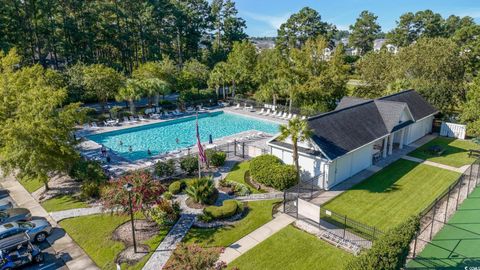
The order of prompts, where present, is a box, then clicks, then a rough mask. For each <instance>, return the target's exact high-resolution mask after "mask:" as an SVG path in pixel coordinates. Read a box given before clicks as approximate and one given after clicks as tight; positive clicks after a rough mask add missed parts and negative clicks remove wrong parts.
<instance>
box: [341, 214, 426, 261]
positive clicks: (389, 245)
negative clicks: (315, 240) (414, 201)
mask: <svg viewBox="0 0 480 270" xmlns="http://www.w3.org/2000/svg"><path fill="white" fill-rule="evenodd" d="M419 226H420V222H419V218H418V217H411V218H410V219H408V220H407V221H406V222H404V223H402V224H400V225H398V226H397V227H395V228H393V229H392V230H389V231H388V232H387V233H385V234H384V235H383V236H382V237H380V238H379V239H378V240H377V241H375V242H373V245H372V248H371V249H369V250H366V251H365V252H363V253H361V254H360V256H358V257H356V258H354V259H353V260H352V261H350V262H349V264H348V265H347V267H346V269H352V270H376V269H385V270H394V269H401V268H403V267H404V265H405V262H406V260H407V256H408V253H409V249H410V242H412V240H413V238H414V237H415V233H416V231H417V230H418V228H419Z"/></svg>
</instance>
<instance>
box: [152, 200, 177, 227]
mask: <svg viewBox="0 0 480 270" xmlns="http://www.w3.org/2000/svg"><path fill="white" fill-rule="evenodd" d="M148 216H149V217H150V219H151V220H153V221H155V222H156V223H157V224H158V225H160V226H168V225H173V224H175V222H176V221H177V219H178V217H179V216H180V206H179V205H178V203H172V202H170V201H167V200H162V201H160V202H159V203H158V204H157V205H154V206H153V207H152V208H150V209H149V210H148Z"/></svg>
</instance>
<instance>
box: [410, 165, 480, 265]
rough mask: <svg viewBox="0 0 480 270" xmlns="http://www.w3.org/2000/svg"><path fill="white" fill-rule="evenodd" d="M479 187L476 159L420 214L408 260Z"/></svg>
mask: <svg viewBox="0 0 480 270" xmlns="http://www.w3.org/2000/svg"><path fill="white" fill-rule="evenodd" d="M479 185H480V159H477V160H476V161H475V162H474V163H473V164H472V165H471V166H470V167H469V168H468V169H467V170H466V171H465V172H464V173H463V174H462V175H461V176H460V177H459V178H458V179H457V180H456V181H455V182H454V183H452V184H451V185H450V186H449V187H448V188H447V189H445V190H444V191H443V192H442V194H440V195H439V196H438V197H437V198H436V199H435V200H434V201H433V202H432V203H431V204H430V205H429V206H428V207H426V208H425V209H424V210H423V211H422V212H421V214H420V228H419V230H418V231H417V233H416V235H415V238H414V240H413V241H412V243H411V245H410V254H409V259H414V258H416V257H417V255H418V254H419V253H420V252H421V251H422V250H423V248H424V247H425V246H426V245H427V244H429V243H430V242H431V240H432V238H433V237H434V236H435V234H436V233H437V232H439V231H440V230H441V229H442V228H443V226H445V225H446V224H447V222H448V220H449V218H450V217H451V216H452V215H453V214H454V213H455V212H456V210H457V209H458V206H459V205H460V204H461V203H462V202H463V201H464V200H465V199H466V198H468V197H469V195H470V193H471V192H472V191H473V190H474V189H475V188H476V187H477V186H479Z"/></svg>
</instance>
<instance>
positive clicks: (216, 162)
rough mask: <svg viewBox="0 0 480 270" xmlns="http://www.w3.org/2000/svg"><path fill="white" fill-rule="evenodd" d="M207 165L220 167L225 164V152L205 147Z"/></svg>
mask: <svg viewBox="0 0 480 270" xmlns="http://www.w3.org/2000/svg"><path fill="white" fill-rule="evenodd" d="M205 154H206V156H207V160H208V163H209V165H212V166H214V167H220V166H223V164H225V159H227V154H226V153H225V152H222V151H215V150H213V149H207V150H206V151H205Z"/></svg>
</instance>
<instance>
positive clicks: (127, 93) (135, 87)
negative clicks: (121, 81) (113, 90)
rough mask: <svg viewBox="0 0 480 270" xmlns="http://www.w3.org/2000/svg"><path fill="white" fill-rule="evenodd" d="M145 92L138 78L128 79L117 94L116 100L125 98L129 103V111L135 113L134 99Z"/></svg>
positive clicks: (140, 96)
mask: <svg viewBox="0 0 480 270" xmlns="http://www.w3.org/2000/svg"><path fill="white" fill-rule="evenodd" d="M144 94H145V92H144V88H143V87H142V85H140V83H139V81H138V80H135V79H128V80H127V84H126V86H125V87H123V88H121V89H120V91H118V94H117V100H118V101H120V100H126V101H128V103H129V104H130V112H131V113H132V114H135V102H134V101H135V100H138V99H140V98H142V96H143V95H144Z"/></svg>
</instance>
